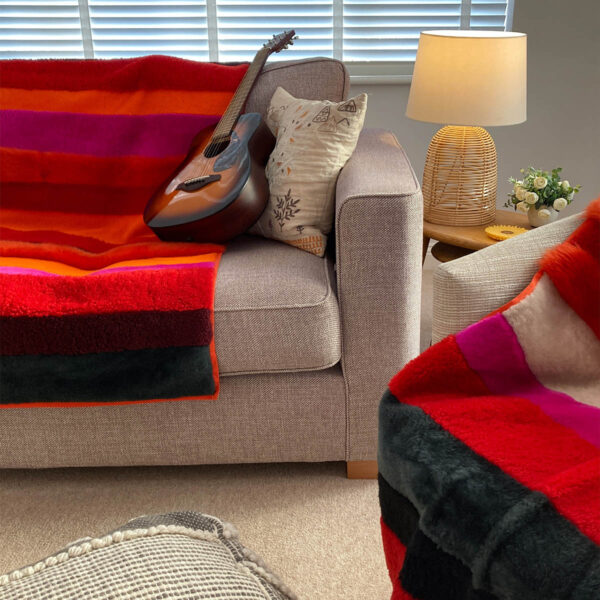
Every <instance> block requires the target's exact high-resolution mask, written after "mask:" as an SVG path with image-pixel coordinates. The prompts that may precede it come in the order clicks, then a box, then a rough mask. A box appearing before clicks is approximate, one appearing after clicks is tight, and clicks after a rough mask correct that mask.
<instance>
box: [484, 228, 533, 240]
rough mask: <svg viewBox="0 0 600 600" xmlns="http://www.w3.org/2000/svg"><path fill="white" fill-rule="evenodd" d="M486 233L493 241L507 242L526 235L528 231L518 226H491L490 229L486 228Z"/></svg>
mask: <svg viewBox="0 0 600 600" xmlns="http://www.w3.org/2000/svg"><path fill="white" fill-rule="evenodd" d="M484 231H485V232H486V234H487V235H488V236H489V237H491V238H492V239H493V240H507V239H508V238H511V237H515V235H519V234H520V233H525V232H526V231H527V229H525V228H524V227H517V226H516V225H490V226H489V227H486V228H485V230H484Z"/></svg>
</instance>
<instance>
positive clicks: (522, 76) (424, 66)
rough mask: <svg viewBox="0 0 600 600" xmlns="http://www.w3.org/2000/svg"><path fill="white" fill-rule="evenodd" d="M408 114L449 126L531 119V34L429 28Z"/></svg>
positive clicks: (419, 54)
mask: <svg viewBox="0 0 600 600" xmlns="http://www.w3.org/2000/svg"><path fill="white" fill-rule="evenodd" d="M406 116H407V117H409V118H411V119H415V120H417V121H428V122H430V123H444V124H447V125H479V126H482V127H484V126H495V125H513V124H515V123H522V122H523V121H525V120H526V119H527V36H526V35H525V34H524V33H513V32H504V31H462V30H461V31H423V32H422V33H421V37H420V39H419V49H418V50H417V60H416V63H415V69H414V73H413V78H412V84H411V87H410V95H409V98H408V106H407V109H406Z"/></svg>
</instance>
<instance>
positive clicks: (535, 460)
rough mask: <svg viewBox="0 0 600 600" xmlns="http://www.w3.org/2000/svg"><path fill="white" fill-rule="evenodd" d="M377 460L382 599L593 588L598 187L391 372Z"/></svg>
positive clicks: (598, 552)
mask: <svg viewBox="0 0 600 600" xmlns="http://www.w3.org/2000/svg"><path fill="white" fill-rule="evenodd" d="M379 470H380V502H381V510H382V531H383V543H384V549H385V554H386V559H387V564H388V569H389V573H390V576H391V579H392V583H393V590H394V591H393V595H392V598H393V599H394V600H401V599H402V600H408V599H415V600H417V599H418V600H501V599H502V600H509V599H517V598H518V599H523V600H525V599H527V600H549V599H550V598H552V599H554V600H562V599H564V600H566V599H570V600H597V599H598V598H600V546H599V544H600V199H599V200H597V201H595V202H594V203H592V204H591V205H590V207H589V208H588V211H587V219H586V220H585V221H584V222H583V224H582V225H581V226H580V227H579V228H578V229H577V230H576V231H575V232H574V233H573V234H572V235H571V236H570V238H569V239H568V240H566V241H565V242H564V243H562V244H560V245H559V246H557V247H556V248H554V249H552V250H550V251H549V252H547V253H546V255H545V256H544V258H543V259H542V261H541V265H540V271H539V273H538V274H537V275H536V277H535V278H534V280H533V282H532V283H531V284H530V285H529V286H528V288H527V289H526V290H525V291H524V292H523V293H522V294H521V295H519V297H517V298H516V299H515V300H514V301H513V302H511V303H509V304H508V305H507V306H505V307H503V308H502V309H500V310H499V311H498V312H496V313H495V314H492V315H491V316H489V317H487V318H485V319H483V320H482V321H480V322H479V323H476V324H475V325H472V326H470V327H468V328H467V329H465V330H464V331H462V332H460V333H458V334H456V335H452V336H449V337H448V338H446V339H445V340H443V341H441V342H440V343H438V344H436V345H435V346H433V347H432V348H430V349H429V350H428V351H426V352H425V353H424V354H422V355H421V356H420V357H418V358H417V359H415V360H414V361H413V362H411V363H409V364H408V365H407V366H406V367H405V368H404V369H403V370H402V371H401V372H400V373H399V374H398V375H396V377H395V378H394V379H393V380H392V381H391V383H390V386H389V391H388V392H387V393H386V395H385V396H384V398H383V400H382V403H381V407H380V438H379Z"/></svg>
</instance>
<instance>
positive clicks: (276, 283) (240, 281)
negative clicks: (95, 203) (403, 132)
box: [0, 58, 422, 468]
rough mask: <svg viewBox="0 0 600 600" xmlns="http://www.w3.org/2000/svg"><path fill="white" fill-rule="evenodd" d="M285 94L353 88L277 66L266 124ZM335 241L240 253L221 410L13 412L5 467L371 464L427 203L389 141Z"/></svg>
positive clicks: (359, 175)
mask: <svg viewBox="0 0 600 600" xmlns="http://www.w3.org/2000/svg"><path fill="white" fill-rule="evenodd" d="M277 86H283V87H284V88H285V89H287V90H288V91H289V92H290V93H291V94H293V95H295V96H297V97H305V98H310V99H316V98H328V99H330V100H334V101H339V100H342V99H344V98H346V97H347V95H348V88H349V79H348V75H347V72H346V70H345V68H344V66H343V64H342V63H340V62H338V61H335V60H331V59H321V58H317V59H309V60H304V61H295V62H290V63H274V64H272V65H269V66H267V67H266V69H265V70H264V72H263V73H262V75H261V76H260V79H259V81H258V82H257V85H256V87H255V89H254V90H253V92H252V95H251V97H250V98H249V101H248V105H247V111H249V112H252V111H258V112H261V113H264V112H265V111H266V109H267V106H268V103H269V100H270V98H271V95H272V94H273V92H274V90H275V89H276V88H277ZM332 235H334V236H335V237H334V239H335V252H334V253H331V256H329V257H327V258H325V259H322V258H318V257H316V256H313V255H311V254H308V253H306V252H302V251H299V250H297V249H295V248H293V247H291V246H287V245H284V244H281V243H278V242H275V241H270V240H265V239H262V238H258V237H252V236H242V237H240V238H238V239H237V240H235V241H234V242H232V243H231V244H230V245H229V247H228V249H227V251H226V253H225V255H224V257H223V259H222V262H221V266H220V269H219V274H218V279H217V287H216V300H215V343H216V349H217V356H218V360H219V366H220V372H221V393H220V397H219V399H218V400H216V401H214V402H210V401H183V402H159V403H152V404H140V405H126V406H100V407H98V406H93V407H73V408H23V409H20V408H17V409H8V410H2V411H0V467H8V468H13V467H34V468H41V467H59V466H101V465H102V466H107V465H161V464H162V465H166V464H206V463H242V462H284V461H347V462H349V463H355V462H356V461H374V459H375V456H376V436H377V406H378V403H379V399H380V397H381V393H382V390H384V389H385V386H386V384H387V382H388V379H389V378H390V377H391V376H392V375H393V374H394V373H396V372H397V371H398V370H399V369H400V368H401V367H402V366H403V365H404V364H405V363H406V362H407V361H408V360H410V359H411V358H413V357H414V356H416V354H417V353H418V349H419V316H420V315H419V311H420V282H421V256H420V254H421V239H422V201H421V192H420V189H419V184H418V182H417V179H416V178H415V175H414V173H413V171H412V168H411V166H410V164H409V161H408V159H407V157H406V155H405V153H404V151H403V150H402V148H401V147H400V145H399V144H398V142H397V140H396V139H395V138H394V136H393V135H392V134H390V133H388V132H386V131H382V130H365V131H363V133H362V135H361V137H360V141H359V144H358V147H357V149H356V151H355V153H354V155H353V156H352V158H351V159H350V161H349V162H348V164H347V165H346V167H345V168H344V169H343V171H342V173H341V175H340V177H339V180H338V182H337V195H336V218H335V233H332ZM334 255H335V256H334ZM358 464H359V465H360V464H361V463H358ZM369 464H370V463H369ZM363 466H364V465H363Z"/></svg>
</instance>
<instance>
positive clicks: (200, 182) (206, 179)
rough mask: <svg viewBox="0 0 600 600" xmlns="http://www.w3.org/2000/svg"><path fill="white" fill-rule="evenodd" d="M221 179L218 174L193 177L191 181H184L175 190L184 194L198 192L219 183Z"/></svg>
mask: <svg viewBox="0 0 600 600" xmlns="http://www.w3.org/2000/svg"><path fill="white" fill-rule="evenodd" d="M219 179H221V175H218V174H213V175H202V176H200V177H192V178H191V179H186V180H185V181H182V182H181V183H180V184H179V185H178V186H177V187H176V188H175V189H178V190H182V191H184V192H195V191H196V190H199V189H201V188H203V187H204V186H205V185H208V184H209V183H212V182H213V181H219Z"/></svg>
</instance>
